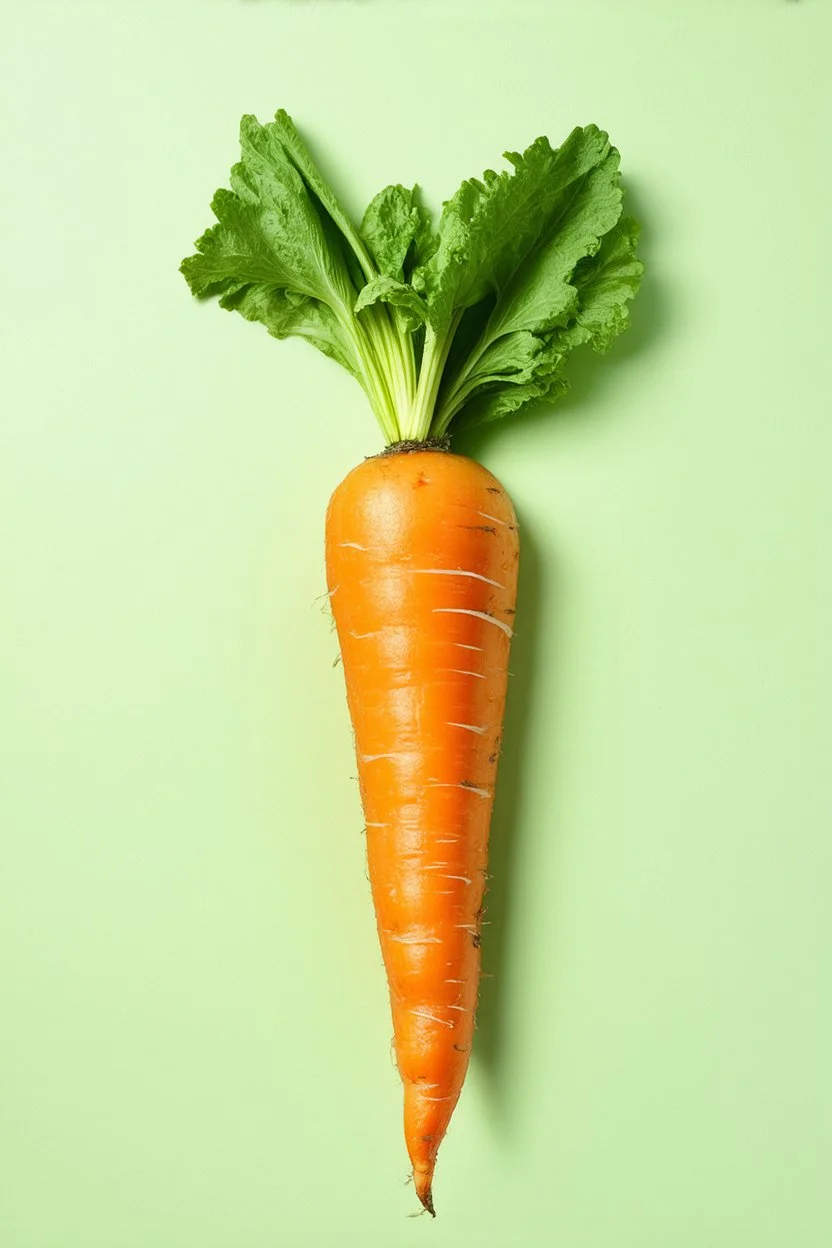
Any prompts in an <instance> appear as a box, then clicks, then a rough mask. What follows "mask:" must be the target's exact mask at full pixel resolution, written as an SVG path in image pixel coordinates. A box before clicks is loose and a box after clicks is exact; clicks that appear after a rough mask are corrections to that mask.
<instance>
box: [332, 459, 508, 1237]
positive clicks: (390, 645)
mask: <svg viewBox="0 0 832 1248" xmlns="http://www.w3.org/2000/svg"><path fill="white" fill-rule="evenodd" d="M518 554H519V551H518V537H517V524H516V520H515V516H514V509H513V507H512V505H511V501H510V500H509V498H508V495H507V494H506V492H505V490H504V489H503V488H502V486H500V484H499V483H498V482H497V480H496V479H495V478H494V477H493V476H492V475H491V473H490V472H488V471H487V470H486V469H485V468H483V467H481V466H480V465H479V464H478V463H476V462H475V461H474V460H471V459H466V458H464V457H463V456H461V455H454V454H450V453H446V452H442V451H437V450H431V451H417V452H412V453H406V452H405V453H398V454H389V453H388V454H382V455H380V456H377V457H375V458H373V459H368V460H366V461H365V462H364V463H363V464H362V465H361V466H360V467H358V468H356V469H355V470H354V471H353V472H351V473H350V474H349V476H348V477H347V478H346V480H345V481H344V482H343V483H342V484H341V485H340V486H339V487H338V489H337V490H336V491H335V494H334V495H333V497H332V501H331V502H330V505H329V510H328V513H327V523H326V563H327V579H328V583H329V593H330V601H331V604H332V613H333V615H334V617H335V623H336V627H337V630H338V641H339V644H340V648H341V657H342V663H343V668H344V674H345V678H346V685H347V700H348V703H349V708H350V714H351V716H352V722H353V725H354V728H355V746H356V756H357V762H358V775H359V782H360V787H361V799H362V803H363V806H364V814H365V820H366V827H367V857H368V863H369V873H370V884H371V887H372V892H373V901H374V903H375V909H376V917H377V921H378V932H379V938H380V941H381V950H382V955H383V958H384V964H385V967H386V970H387V977H388V982H389V988H390V1002H391V1006H392V1012H393V1027H394V1035H395V1051H396V1061H397V1065H398V1068H399V1073H400V1075H401V1078H402V1082H403V1084H404V1130H405V1139H406V1142H407V1150H408V1153H409V1155H410V1160H411V1162H412V1164H413V1173H414V1178H415V1183H416V1192H417V1194H418V1196H419V1199H420V1200H421V1202H422V1204H423V1205H424V1206H425V1208H426V1209H428V1210H429V1211H430V1212H431V1213H433V1200H432V1196H431V1185H432V1180H433V1170H434V1165H435V1161H436V1154H437V1150H438V1148H439V1145H440V1144H441V1142H442V1139H443V1137H444V1135H445V1132H446V1130H447V1128H448V1123H449V1121H450V1118H451V1114H452V1113H453V1110H454V1107H455V1105H456V1103H457V1100H458V1099H459V1094H460V1092H461V1090H462V1082H463V1080H464V1078H465V1072H466V1070H467V1067H468V1058H469V1053H470V1050H471V1042H472V1038H473V1031H474V1011H475V1008H476V1004H477V987H478V983H479V970H480V919H481V915H482V903H483V893H484V891H485V878H486V865H487V861H488V829H489V822H490V818H491V807H492V804H493V798H494V782H495V777H496V771H497V758H498V755H499V752H500V737H501V733H502V722H503V707H504V704H505V697H506V680H507V664H508V654H509V644H510V639H511V634H512V623H513V620H514V609H515V600H516V592H517V565H518Z"/></svg>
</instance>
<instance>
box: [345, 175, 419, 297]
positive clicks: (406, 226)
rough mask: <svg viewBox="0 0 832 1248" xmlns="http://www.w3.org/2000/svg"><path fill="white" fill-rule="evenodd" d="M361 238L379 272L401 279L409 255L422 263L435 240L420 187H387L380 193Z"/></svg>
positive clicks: (367, 212)
mask: <svg viewBox="0 0 832 1248" xmlns="http://www.w3.org/2000/svg"><path fill="white" fill-rule="evenodd" d="M361 235H362V238H363V239H364V241H365V242H366V244H367V246H368V247H369V249H370V251H371V253H372V256H373V259H374V260H375V262H376V267H377V268H378V270H379V273H381V274H384V275H386V276H387V277H393V278H397V279H399V280H402V279H403V278H404V276H405V268H406V262H407V260H408V256H409V254H411V253H412V254H413V255H414V257H415V259H416V262H418V261H419V260H421V258H422V256H423V255H424V253H425V252H426V250H427V248H428V246H429V245H430V241H431V237H432V230H431V224H430V217H429V216H428V214H427V212H426V211H425V209H424V208H423V207H422V204H421V203H420V201H419V199H418V192H417V188H416V187H413V188H412V189H411V190H408V188H407V187H406V186H388V187H385V189H384V190H383V191H379V193H378V195H376V196H375V198H374V199H373V200H372V201H371V202H370V204H369V206H368V208H367V211H366V212H365V213H364V220H363V221H362V223H361ZM411 267H412V266H411Z"/></svg>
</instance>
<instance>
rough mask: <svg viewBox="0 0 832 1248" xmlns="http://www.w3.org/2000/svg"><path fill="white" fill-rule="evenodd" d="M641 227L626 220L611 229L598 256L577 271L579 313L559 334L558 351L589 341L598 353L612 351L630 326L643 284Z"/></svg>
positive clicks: (556, 336)
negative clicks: (639, 253) (639, 254)
mask: <svg viewBox="0 0 832 1248" xmlns="http://www.w3.org/2000/svg"><path fill="white" fill-rule="evenodd" d="M639 232H640V227H639V224H638V222H637V221H634V220H633V218H632V217H625V218H623V219H622V220H621V221H619V223H618V224H617V225H616V226H615V228H614V229H612V230H610V232H609V234H607V236H606V237H605V238H604V240H603V242H602V244H601V247H600V249H599V251H598V252H597V254H596V255H595V256H592V257H590V258H588V259H586V260H584V261H582V263H581V264H580V265H578V267H577V268H576V270H575V274H574V276H573V282H574V284H575V288H576V289H577V292H578V303H579V309H578V313H577V315H576V317H575V319H574V321H573V322H572V324H571V325H569V326H568V327H567V328H566V329H564V330H563V331H562V332H560V333H558V334H556V335H555V338H554V341H555V343H556V345H557V347H558V349H560V350H563V351H568V350H571V348H572V347H574V346H578V345H579V344H580V343H583V342H588V343H589V345H590V346H591V347H592V348H593V350H595V351H608V350H609V348H610V347H611V345H612V343H613V342H614V340H615V339H616V338H617V337H618V335H619V334H621V333H623V332H624V330H625V329H626V328H627V326H628V325H629V323H630V308H629V303H630V300H631V299H633V298H634V297H635V295H636V293H637V292H638V288H639V286H640V285H641V278H642V275H643V273H644V265H643V264H642V262H641V261H640V260H639V259H638V258H637V256H636V248H637V246H638V239H639Z"/></svg>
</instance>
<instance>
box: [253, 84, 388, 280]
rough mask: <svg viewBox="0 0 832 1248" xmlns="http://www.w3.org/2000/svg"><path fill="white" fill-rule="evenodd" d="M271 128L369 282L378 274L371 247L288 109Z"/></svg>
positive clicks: (280, 111)
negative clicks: (313, 157) (338, 197)
mask: <svg viewBox="0 0 832 1248" xmlns="http://www.w3.org/2000/svg"><path fill="white" fill-rule="evenodd" d="M270 128H271V129H272V130H273V132H274V135H275V137H276V138H277V140H278V141H279V143H280V144H281V145H282V147H283V149H284V151H285V152H286V154H287V156H288V157H289V159H290V160H291V162H292V164H293V165H294V167H295V168H296V169H297V171H298V173H299V174H300V176H301V177H302V178H303V180H304V182H305V183H306V185H307V187H308V188H309V190H310V191H311V192H312V194H313V195H314V196H315V198H316V199H317V200H318V202H319V203H320V204H321V205H322V207H323V208H324V210H325V211H326V212H327V213H328V214H329V216H330V217H331V219H332V220H333V221H334V223H335V225H337V227H338V229H339V230H340V232H341V234H342V235H343V237H344V238H345V239H346V241H347V243H348V244H349V246H350V247H351V249H352V251H353V254H354V255H355V258H356V260H357V262H358V265H359V267H360V269H361V272H362V273H363V275H364V278H365V280H367V281H369V279H370V278H372V277H373V276H374V273H375V270H374V269H373V265H372V262H371V260H370V257H369V256H368V254H367V249H366V248H365V246H364V244H363V243H362V241H361V238H360V237H359V234H358V231H357V230H356V229H355V227H354V226H353V224H352V222H351V221H350V219H349V217H348V216H347V214H346V212H345V211H344V209H343V208H342V207H341V205H340V203H339V202H338V200H337V198H336V196H335V194H334V192H333V190H332V188H331V187H330V186H329V184H328V183H327V182H326V181H325V180H324V178H323V177H322V175H321V173H320V172H319V170H318V168H317V166H316V164H315V162H314V160H313V159H312V155H311V153H310V151H309V148H308V147H307V146H306V144H305V143H304V141H303V139H302V138H301V137H300V135H299V134H298V132H297V129H296V127H295V123H294V122H293V121H292V118H291V117H290V116H289V114H288V113H287V112H286V110H285V109H283V108H280V109H278V111H277V112H276V113H275V117H274V122H273V124H272V126H271V127H270Z"/></svg>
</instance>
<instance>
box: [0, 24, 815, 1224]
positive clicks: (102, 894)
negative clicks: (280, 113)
mask: <svg viewBox="0 0 832 1248" xmlns="http://www.w3.org/2000/svg"><path fill="white" fill-rule="evenodd" d="M3 19H4V20H3V30H4V37H5V46H4V50H3V53H2V59H3V68H2V104H1V105H0V107H2V125H3V128H4V130H5V132H6V138H4V153H5V154H4V157H3V172H2V178H3V183H4V190H3V195H2V211H3V215H4V217H5V220H6V224H5V225H4V227H3V236H2V253H3V255H2V268H3V274H4V276H3V295H2V305H3V306H2V320H3V350H4V353H5V363H4V366H3V380H2V389H3V416H2V447H1V448H0V474H2V494H1V495H0V524H1V525H2V543H1V544H0V585H2V596H3V608H2V619H1V620H0V635H1V636H2V646H3V649H2V681H3V684H2V707H3V710H2V733H3V743H2V753H1V754H0V757H2V790H0V791H1V792H2V797H0V801H2V824H3V832H2V900H1V902H0V924H2V938H1V939H2V945H1V946H0V948H1V950H2V953H1V955H0V956H2V978H3V982H2V1002H3V1007H2V1008H3V1014H4V1021H3V1024H2V1030H0V1124H1V1125H0V1153H2V1156H1V1157H0V1173H2V1176H3V1179H2V1195H0V1242H2V1244H3V1246H4V1248H275V1246H281V1248H282V1246H285V1248H307V1246H310V1248H319V1246H320V1248H329V1246H330V1245H331V1246H332V1248H347V1246H350V1245H362V1246H364V1248H399V1246H400V1245H401V1246H403V1248H406V1246H409V1245H416V1244H428V1243H429V1244H430V1245H432V1246H437V1248H439V1246H443V1245H453V1246H454V1248H511V1246H514V1245H517V1246H519V1248H526V1246H527V1245H528V1246H529V1248H538V1246H539V1245H543V1244H549V1243H551V1244H556V1245H559V1246H562V1248H828V1245H829V1244H830V1243H831V1242H832V1212H830V1202H829V1196H828V1192H827V1191H826V1190H825V1186H826V1182H827V1181H828V1178H829V1160H830V1145H831V1144H832V1140H831V1139H830V1134H832V1131H831V1128H830V1122H831V1118H830V1099H832V1098H830V1092H832V1081H830V1074H829V1053H830V1050H831V1049H832V1035H830V1010H829V989H830V970H832V966H831V965H830V948H831V947H832V933H830V920H829V897H830V884H832V878H830V876H832V872H830V841H829V814H830V802H829V761H830V760H829V744H830V728H831V727H832V724H831V723H830V712H829V707H830V704H831V703H832V679H830V676H831V673H830V663H829V642H828V638H829V635H830V630H831V629H832V610H831V609H830V593H829V562H828V560H829V534H830V521H832V509H831V508H830V501H829V497H830V493H829V479H830V454H832V434H830V428H831V427H832V422H831V421H830V401H829V394H830V382H831V381H832V377H830V356H831V355H832V348H831V347H830V311H829V309H830V294H829V292H830V264H829V241H828V240H829V222H830V219H832V197H830V182H829V124H828V123H829V120H830V95H829V88H828V86H827V85H826V84H825V81H824V80H825V76H826V72H827V69H828V61H829V47H830V37H832V20H830V10H829V7H828V6H827V5H825V4H824V3H821V2H820V0H814V2H813V0H804V2H803V3H795V4H789V3H786V2H785V0H783V2H782V3H781V2H779V0H770V2H766V0H760V2H756V3H734V4H729V3H725V4H721V5H716V4H701V3H698V2H697V0H692V2H691V3H689V4H688V3H678V4H673V5H658V4H648V3H638V0H632V2H631V3H623V2H622V3H617V4H615V5H612V4H606V5H602V4H600V3H590V2H588V0H583V2H582V3H572V4H566V3H551V4H548V5H545V6H537V7H536V6H533V5H527V6H524V5H522V4H509V3H508V2H506V3H505V4H500V5H497V6H496V7H494V8H493V9H488V8H487V7H484V6H483V5H479V4H477V5H473V6H455V5H453V4H431V3H428V2H427V0H426V2H425V3H417V4H413V5H411V4H407V3H396V4H393V3H390V4H385V3H384V0H367V2H365V3H363V4H338V3H335V2H334V0H333V2H332V3H328V4H307V5H304V4H291V3H281V2H280V0H272V2H269V0H259V2H257V0H248V2H246V0H239V2H237V0H216V2H214V3H212V2H211V0H205V2H204V3H166V4H161V3H151V2H149V0H148V2H146V3H114V2H113V0H109V2H108V3H106V4H105V3H100V4H92V3H83V2H82V0H62V3H60V4H48V3H40V2H38V0H35V2H33V3H29V4H27V5H24V4H22V3H21V4H13V5H8V4H7V5H5V6H4V11H3ZM277 106H284V107H286V108H288V109H289V110H290V111H291V112H292V113H293V114H294V116H295V117H296V119H297V120H298V122H299V123H300V124H301V125H302V126H303V128H304V130H305V132H306V133H307V134H308V135H309V136H311V139H312V141H313V143H314V147H315V150H316V152H317V153H318V154H319V157H320V159H321V162H322V163H323V165H324V167H325V169H326V170H327V171H328V173H329V174H330V176H331V177H332V179H333V181H334V182H335V183H336V185H337V186H338V187H339V189H340V190H341V191H342V192H343V195H344V197H345V199H346V201H347V203H348V204H349V205H350V207H351V208H352V209H353V210H354V211H355V212H359V211H360V210H361V208H362V207H363V204H364V203H365V202H366V201H367V200H368V199H369V197H370V196H371V195H372V194H373V193H374V192H375V191H376V190H378V189H379V188H380V187H381V186H382V185H384V184H385V183H387V182H391V181H394V180H404V181H412V180H413V179H419V181H420V182H422V184H423V185H424V186H425V187H426V189H427V191H428V194H429V196H430V197H431V198H433V200H434V201H435V202H438V201H439V200H440V199H441V198H442V197H443V196H444V195H447V194H449V193H450V192H451V191H452V190H453V189H454V188H455V187H456V185H457V184H458V183H459V181H460V180H461V178H462V177H463V176H465V175H468V174H470V173H478V172H479V171H480V170H482V168H484V167H485V166H486V165H488V164H490V163H493V162H494V161H496V160H497V159H498V156H499V153H500V151H502V150H503V149H504V148H505V147H518V146H522V145H525V144H526V143H527V142H529V141H530V140H531V139H532V138H533V137H534V136H535V135H536V134H538V133H540V132H546V133H548V134H549V135H550V136H551V137H552V139H553V140H554V141H558V140H559V139H560V138H562V137H563V136H564V135H565V134H566V132H567V131H568V130H569V129H570V128H571V127H572V126H573V125H574V124H576V123H581V122H586V121H588V120H594V121H597V122H599V123H600V124H602V125H604V126H606V127H608V128H609V129H610V131H611V133H612V136H613V139H614V141H615V142H616V143H617V144H618V145H619V146H620V148H621V150H622V152H623V158H624V167H625V170H626V175H627V181H628V183H629V186H630V188H631V204H632V207H633V209H634V210H635V211H636V212H637V213H638V214H639V215H640V216H641V217H642V218H643V221H644V249H643V250H644V256H645V258H646V260H647V262H648V264H649V278H648V280H647V284H646V286H645V288H644V291H643V294H642V296H641V297H640V299H639V301H638V303H637V306H636V310H635V324H634V328H633V329H632V331H631V333H630V335H629V336H628V338H627V339H624V340H622V341H621V342H620V343H619V344H618V346H617V347H616V349H615V350H614V353H613V354H612V355H611V356H610V357H609V358H607V359H606V360H596V359H590V360H589V361H581V362H580V363H579V364H578V366H577V367H576V369H575V373H574V379H575V386H574V397H573V398H571V399H570V400H569V401H567V402H564V403H563V404H562V406H561V407H560V410H559V411H557V412H556V411H555V410H547V411H540V412H538V413H536V414H534V415H530V416H528V417H524V418H520V419H517V420H515V421H514V422H513V423H506V424H505V426H504V427H502V428H499V429H495V430H494V432H493V434H491V435H489V436H488V437H487V438H485V437H482V438H480V439H478V440H477V441H476V444H474V443H473V442H471V443H470V444H468V446H467V448H465V449H469V450H471V451H473V452H474V453H476V454H478V455H481V457H482V458H483V460H484V462H485V463H487V465H488V466H489V467H490V468H491V469H492V470H493V471H494V472H496V473H497V474H498V475H499V476H500V477H501V478H502V480H503V481H504V482H505V484H506V485H507V487H508V488H509V490H510V491H511V492H512V494H513V495H514V497H515V499H516V502H517V506H518V510H519V513H520V516H521V520H522V527H523V533H524V543H525V544H524V552H523V571H522V584H521V592H520V603H519V612H518V626H517V636H516V644H515V650H514V655H513V670H514V678H513V684H512V687H511V700H510V710H509V724H508V742H507V747H506V752H505V755H504V764H503V770H502V776H501V781H502V787H501V791H500V796H499V801H498V808H497V813H496V820H495V826H494V837H493V840H494V852H493V871H494V876H495V878H494V881H493V887H492V892H491V894H490V901H491V906H490V913H489V918H490V920H491V921H492V922H491V926H490V927H489V928H488V929H487V938H486V941H485V951H484V952H485V963H486V966H487V968H488V969H489V970H490V971H491V972H494V975H495V977H494V978H493V979H489V980H486V981H485V983H484V988H483V994H482V1005H481V1011H480V1029H479V1032H478V1051H477V1054H476V1058H475V1060H474V1062H473V1065H472V1069H471V1072H470V1076H469V1080H468V1083H467V1085H466V1089H465V1093H464V1095H463V1098H462V1101H461V1103H460V1105H459V1108H458V1111H457V1114H456V1117H455V1119H454V1122H453V1124H452V1128H451V1131H450V1133H449V1135H448V1137H447V1140H446V1142H445V1144H444V1147H443V1149H442V1152H441V1155H440V1165H439V1170H438V1178H437V1184H436V1201H437V1208H438V1211H439V1218H438V1219H437V1221H436V1223H431V1222H430V1221H429V1219H427V1218H421V1219H415V1220H409V1219H408V1216H407V1215H408V1214H409V1213H412V1212H413V1210H414V1208H415V1198H414V1196H413V1192H412V1189H411V1188H409V1187H407V1186H405V1179H406V1176H407V1163H406V1157H405V1152H404V1147H403V1143H402V1139H401V1129H400V1091H399V1086H398V1079H397V1076H396V1073H395V1070H394V1069H393V1066H392V1064H391V1061H390V1057H389V1051H388V1047H389V1036H390V1022H389V1018H388V1007H387V1001H386V990H385V985H384V982H383V973H382V968H381V963H380V957H379V953H378V950H377V947H376V940H375V932H374V923H373V918H372V914H371V906H370V897H369V890H368V886H367V882H366V879H365V873H364V860H363V854H364V847H363V842H362V838H361V815H360V811H359V804H358V797H357V792H356V786H355V783H354V781H353V779H352V778H351V776H352V773H353V771H354V767H353V761H352V758H351V740H350V733H349V728H348V724H347V717H346V709H345V703H344V696H343V688H342V677H341V674H340V672H339V671H338V670H337V669H333V666H332V663H333V659H334V657H335V653H336V645H335V640H334V637H333V635H332V633H331V630H330V625H329V621H328V618H327V616H326V614H325V612H324V611H323V609H322V603H321V599H320V595H321V593H322V591H323V589H324V577H323V557H322V526H323V515H324V508H325V505H326V501H327V498H328V495H329V493H330V492H331V490H332V489H333V488H334V486H335V485H336V484H337V482H338V481H339V479H340V478H341V477H342V476H343V475H344V474H345V473H346V471H347V470H348V469H349V468H350V467H351V466H352V465H353V464H354V463H355V462H357V461H358V460H359V459H360V458H361V457H362V456H363V455H365V454H369V453H372V452H374V451H375V450H376V449H378V446H379V443H378V438H377V435H376V432H375V426H374V424H373V422H372V418H371V416H370V413H369V410H368V409H367V407H366V405H365V402H364V399H363V396H362V394H361V392H360V391H359V389H358V388H357V387H356V385H355V384H354V382H353V381H352V380H351V379H350V378H349V377H348V376H347V375H346V374H343V375H342V373H341V372H340V370H339V369H338V368H337V367H336V366H334V365H332V364H331V363H329V362H328V361H326V360H324V359H323V358H322V357H320V356H318V355H317V354H316V353H314V352H313V351H311V350H310V349H309V348H308V347H307V346H306V345H305V344H301V343H286V344H279V343H276V342H274V341H273V340H272V339H270V338H268V336H267V335H266V334H265V333H264V332H262V331H261V330H260V329H259V328H255V327H253V326H250V325H247V324H245V323H244V322H243V321H242V319H240V318H234V317H230V316H227V315H225V314H224V313H221V312H220V311H218V310H217V309H216V308H215V307H212V306H207V307H199V306H197V305H195V304H194V303H192V301H191V300H190V298H189V296H188V293H187V290H186V287H185V285H184V282H183V281H182V279H181V278H180V277H179V275H178V274H177V271H176V269H177V265H178V262H179V260H180V258H181V257H182V256H183V255H184V254H186V253H187V252H188V251H189V250H190V246H191V243H192V240H193V239H194V238H195V237H196V235H197V234H198V233H199V232H201V230H202V229H203V228H204V227H205V226H206V225H207V224H208V223H209V220H210V214H209V212H208V202H209V199H210V195H211V193H212V192H213V190H214V188H215V186H217V185H218V184H220V183H222V182H224V180H225V178H226V174H227V170H228V167H229V165H230V164H231V162H232V161H233V159H234V158H235V151H236V128H237V123H238V119H239V116H240V115H241V114H242V113H243V112H245V111H253V112H256V113H257V114H258V115H259V116H260V117H261V118H263V119H265V118H267V117H268V116H269V115H270V114H271V112H273V110H274V109H275V108H276V107H277Z"/></svg>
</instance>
